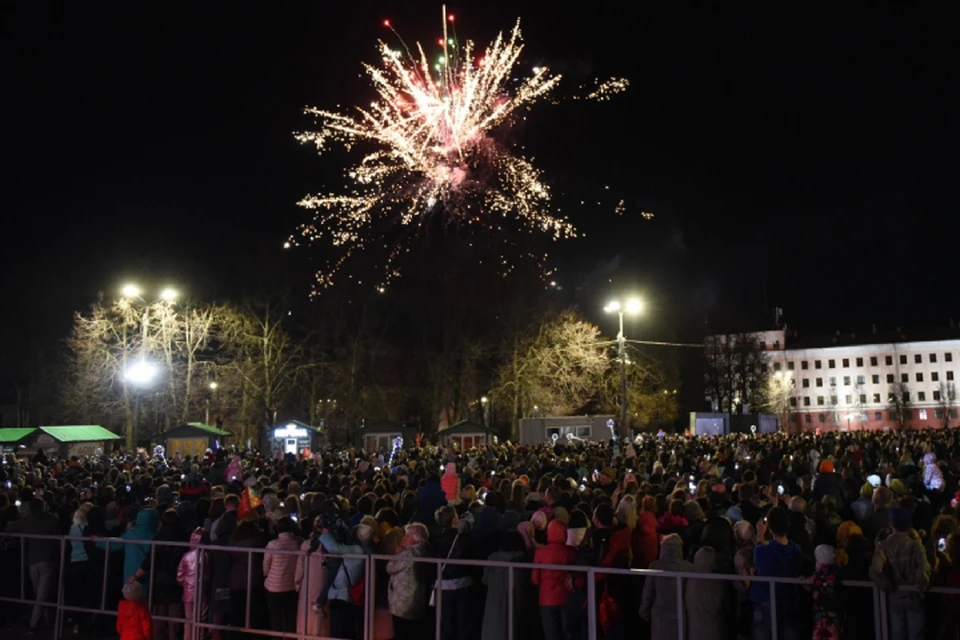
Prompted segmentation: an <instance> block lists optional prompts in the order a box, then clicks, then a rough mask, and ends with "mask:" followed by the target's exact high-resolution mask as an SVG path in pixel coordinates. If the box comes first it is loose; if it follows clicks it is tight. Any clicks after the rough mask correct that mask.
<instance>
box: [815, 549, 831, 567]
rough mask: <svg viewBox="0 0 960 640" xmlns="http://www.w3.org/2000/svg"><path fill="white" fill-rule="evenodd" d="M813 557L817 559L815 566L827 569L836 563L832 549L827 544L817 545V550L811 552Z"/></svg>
mask: <svg viewBox="0 0 960 640" xmlns="http://www.w3.org/2000/svg"><path fill="white" fill-rule="evenodd" d="M813 557H814V558H816V559H817V564H822V565H824V566H827V567H828V566H830V565H832V564H833V563H834V562H835V561H836V554H835V552H834V549H833V547H831V546H830V545H829V544H821V545H818V546H817V548H816V549H814V550H813Z"/></svg>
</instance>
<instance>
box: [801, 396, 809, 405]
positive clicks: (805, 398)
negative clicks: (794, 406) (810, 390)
mask: <svg viewBox="0 0 960 640" xmlns="http://www.w3.org/2000/svg"><path fill="white" fill-rule="evenodd" d="M803 406H805V407H809V406H810V396H804V397H803Z"/></svg>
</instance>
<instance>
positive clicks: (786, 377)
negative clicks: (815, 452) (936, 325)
mask: <svg viewBox="0 0 960 640" xmlns="http://www.w3.org/2000/svg"><path fill="white" fill-rule="evenodd" d="M950 333H954V332H950ZM754 335H756V336H757V337H758V338H757V339H758V342H759V346H760V348H761V349H762V350H764V351H765V353H766V358H765V362H766V363H765V364H764V365H763V366H764V367H765V369H766V371H765V373H766V374H767V376H766V380H767V384H769V386H770V394H769V396H770V404H771V406H770V407H768V408H767V409H768V410H770V411H773V412H776V413H777V414H778V415H779V416H781V419H782V421H784V422H786V424H783V425H781V426H782V428H785V429H787V430H789V431H814V430H817V429H820V430H842V431H847V430H859V429H898V428H915V429H920V428H934V427H947V426H958V425H960V419H958V407H957V392H956V379H957V378H956V376H957V375H958V374H960V337H952V336H950V335H949V334H947V335H946V337H944V336H943V335H941V336H940V337H938V338H927V337H920V336H908V335H906V334H904V333H901V332H899V330H898V331H897V332H896V333H895V334H893V335H890V336H879V335H877V334H876V333H872V334H869V335H867V336H860V337H859V338H858V337H857V336H856V335H855V334H847V335H841V334H840V333H839V332H838V333H837V334H836V335H835V336H831V337H829V338H826V339H819V340H806V341H801V340H791V336H790V334H789V333H788V332H786V331H766V332H762V333H757V334H754Z"/></svg>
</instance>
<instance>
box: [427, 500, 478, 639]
mask: <svg viewBox="0 0 960 640" xmlns="http://www.w3.org/2000/svg"><path fill="white" fill-rule="evenodd" d="M434 518H435V519H436V521H437V525H438V526H439V527H440V530H441V532H440V533H439V534H438V535H436V536H432V538H431V541H430V555H431V556H433V557H434V558H440V559H449V560H477V559H478V558H477V554H476V551H475V549H476V547H475V545H474V544H473V539H472V538H471V537H470V532H469V527H468V526H466V524H467V523H466V522H461V521H460V519H459V518H458V517H457V512H456V510H455V509H454V508H453V507H452V506H445V507H440V508H439V509H437V512H436V514H434ZM478 573H479V572H478V571H477V570H476V569H475V568H474V567H468V566H465V565H462V564H453V563H450V562H446V563H443V570H442V573H441V583H440V590H441V591H442V593H441V594H439V596H438V597H441V598H442V599H443V604H442V607H441V611H442V615H441V616H440V629H441V637H442V638H443V640H470V639H472V638H473V637H474V636H475V631H476V630H477V628H478V622H479V620H480V614H481V609H480V604H481V602H480V600H479V598H477V584H476V583H477V578H478V577H479V576H478V575H477V574H478Z"/></svg>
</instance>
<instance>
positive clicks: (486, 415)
mask: <svg viewBox="0 0 960 640" xmlns="http://www.w3.org/2000/svg"><path fill="white" fill-rule="evenodd" d="M480 406H481V407H483V426H485V427H489V426H490V398H488V397H487V396H483V397H482V398H480Z"/></svg>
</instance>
